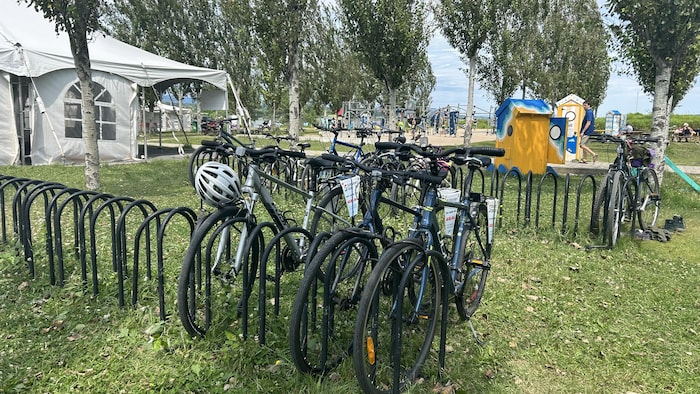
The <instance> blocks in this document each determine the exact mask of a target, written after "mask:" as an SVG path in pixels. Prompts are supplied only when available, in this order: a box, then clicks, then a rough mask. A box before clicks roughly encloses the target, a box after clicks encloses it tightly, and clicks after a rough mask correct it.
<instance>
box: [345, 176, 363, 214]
mask: <svg viewBox="0 0 700 394" xmlns="http://www.w3.org/2000/svg"><path fill="white" fill-rule="evenodd" d="M340 186H341V187H342V188H343V195H344V196H345V204H346V205H347V206H348V215H349V216H350V217H353V216H355V215H357V213H358V211H359V208H360V207H359V202H360V176H359V175H355V176H354V177H352V178H345V179H341V180H340Z"/></svg>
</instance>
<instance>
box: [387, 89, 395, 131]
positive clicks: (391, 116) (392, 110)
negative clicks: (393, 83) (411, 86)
mask: <svg viewBox="0 0 700 394" xmlns="http://www.w3.org/2000/svg"><path fill="white" fill-rule="evenodd" d="M387 89H389V108H388V112H389V113H388V114H387V115H388V117H387V120H388V124H387V125H386V127H388V128H389V130H398V127H396V89H392V88H387Z"/></svg>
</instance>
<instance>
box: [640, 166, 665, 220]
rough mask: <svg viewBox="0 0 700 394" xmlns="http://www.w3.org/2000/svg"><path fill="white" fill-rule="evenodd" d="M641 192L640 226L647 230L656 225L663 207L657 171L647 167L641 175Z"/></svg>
mask: <svg viewBox="0 0 700 394" xmlns="http://www.w3.org/2000/svg"><path fill="white" fill-rule="evenodd" d="M639 177H640V179H639V194H638V199H637V218H638V220H639V228H641V229H642V230H646V229H648V228H649V227H653V226H655V225H656V221H657V220H658V218H659V209H661V193H660V190H659V178H658V177H657V175H656V171H654V170H653V169H651V168H645V169H644V170H642V173H641V174H640V175H639Z"/></svg>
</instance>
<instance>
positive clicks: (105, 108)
mask: <svg viewBox="0 0 700 394" xmlns="http://www.w3.org/2000/svg"><path fill="white" fill-rule="evenodd" d="M92 91H93V94H94V97H95V128H96V132H97V138H98V139H100V140H106V141H114V140H116V139H117V111H116V109H115V105H114V100H113V99H112V95H111V94H110V93H109V91H108V90H107V89H106V88H105V87H104V86H102V85H100V84H99V83H97V82H93V83H92ZM63 108H64V110H63V116H64V119H65V136H66V138H83V111H82V108H83V101H82V93H81V91H80V82H79V81H76V82H74V83H73V84H72V85H71V86H70V87H69V88H68V91H66V94H65V96H64V103H63Z"/></svg>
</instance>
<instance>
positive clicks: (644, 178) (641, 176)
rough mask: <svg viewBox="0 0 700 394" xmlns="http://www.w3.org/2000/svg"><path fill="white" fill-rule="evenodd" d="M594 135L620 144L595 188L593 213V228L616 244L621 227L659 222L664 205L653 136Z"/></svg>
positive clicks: (602, 140) (644, 227)
mask: <svg viewBox="0 0 700 394" xmlns="http://www.w3.org/2000/svg"><path fill="white" fill-rule="evenodd" d="M592 139H594V140H597V141H600V142H603V143H605V142H612V143H615V144H617V146H616V152H617V156H616V157H615V160H614V161H613V163H612V164H610V168H609V169H608V173H607V174H605V176H604V177H603V180H602V181H601V182H600V186H599V187H598V190H597V191H596V196H595V199H594V201H593V210H592V214H591V232H592V233H593V234H602V238H603V242H604V244H605V245H606V246H607V247H609V248H613V247H615V245H616V244H617V241H618V239H619V236H620V234H621V229H622V228H623V226H625V225H626V224H627V223H629V224H630V233H633V232H634V230H635V227H637V226H638V228H640V229H642V230H646V229H648V228H650V227H653V226H655V225H656V221H657V220H658V217H659V210H660V208H661V193H660V188H659V179H658V176H657V175H656V171H655V170H654V168H653V167H652V166H651V159H652V154H651V149H652V148H650V146H649V145H650V144H652V143H658V142H659V139H658V138H656V137H654V138H652V137H641V138H620V137H615V136H612V135H607V134H600V135H595V136H593V137H592Z"/></svg>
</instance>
